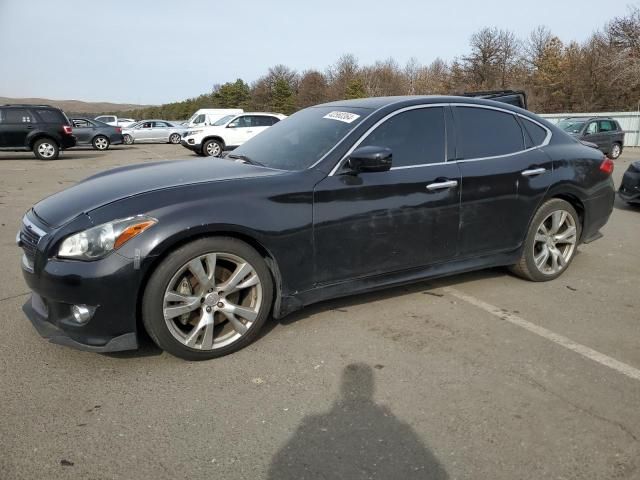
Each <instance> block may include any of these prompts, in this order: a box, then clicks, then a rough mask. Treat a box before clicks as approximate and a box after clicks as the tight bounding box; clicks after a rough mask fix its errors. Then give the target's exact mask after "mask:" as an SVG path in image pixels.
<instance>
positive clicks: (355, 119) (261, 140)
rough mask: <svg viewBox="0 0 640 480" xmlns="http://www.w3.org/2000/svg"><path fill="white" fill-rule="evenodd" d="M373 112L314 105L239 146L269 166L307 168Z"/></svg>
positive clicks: (244, 153)
mask: <svg viewBox="0 0 640 480" xmlns="http://www.w3.org/2000/svg"><path fill="white" fill-rule="evenodd" d="M370 113H371V110H370V109H368V108H350V107H312V108H307V109H305V110H301V111H299V112H298V113H295V114H294V115H292V116H290V117H288V118H286V119H284V120H282V121H280V122H278V123H276V124H275V125H274V126H273V127H269V128H267V129H266V130H265V131H263V132H262V133H260V134H259V135H256V136H255V137H253V138H252V139H251V140H249V141H248V142H246V143H245V144H244V145H242V146H240V147H238V148H236V149H235V150H234V152H233V154H234V155H235V156H238V155H242V156H245V157H248V158H249V159H251V160H254V161H256V162H258V163H260V164H262V165H264V166H265V167H270V168H277V169H280V170H304V169H305V168H308V167H310V166H311V165H313V164H314V163H316V162H317V161H318V160H320V159H321V158H322V157H323V156H324V155H325V154H326V153H327V152H328V151H329V150H331V149H332V148H333V147H334V145H335V144H336V143H338V142H339V141H340V140H341V139H342V138H343V137H344V136H345V135H347V133H349V132H351V131H352V130H353V129H354V128H355V127H356V126H357V125H358V124H359V123H360V122H362V120H363V119H364V118H366V117H367V115H369V114H370Z"/></svg>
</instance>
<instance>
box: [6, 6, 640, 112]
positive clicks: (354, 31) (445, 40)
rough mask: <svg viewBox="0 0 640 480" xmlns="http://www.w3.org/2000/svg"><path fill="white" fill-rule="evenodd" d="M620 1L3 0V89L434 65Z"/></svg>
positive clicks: (564, 28) (579, 35) (106, 94)
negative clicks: (498, 37) (498, 38)
mask: <svg viewBox="0 0 640 480" xmlns="http://www.w3.org/2000/svg"><path fill="white" fill-rule="evenodd" d="M638 3H639V2H630V1H625V0H608V1H607V2H602V0H597V1H596V0H581V1H580V2H575V1H572V2H569V1H567V0H553V1H549V0H535V1H531V0H530V1H527V2H521V1H506V0H483V1H461V0H444V1H429V0H422V1H419V0H385V1H377V0H368V1H363V0H322V1H304V0H296V1H291V0H225V1H219V0H210V1H205V0H187V1H185V0H182V1H181V0H168V1H167V0H107V1H95V0H0V62H1V63H0V65H1V70H0V96H5V97H44V98H49V99H58V100H69V99H73V100H84V101H110V102H124V103H137V104H159V103H166V102H171V101H178V100H184V99H185V98H188V97H193V96H197V95H199V94H202V93H205V92H208V91H210V90H211V88H212V86H213V85H214V84H216V83H224V82H227V81H233V80H235V79H237V78H242V79H244V80H245V81H247V82H249V83H251V82H252V81H254V80H256V79H258V78H259V77H260V76H261V75H263V74H264V73H266V71H267V70H268V68H269V67H271V66H274V65H277V64H280V63H282V64H285V65H287V66H289V67H291V68H293V69H295V70H297V71H304V70H305V69H310V68H315V69H319V70H324V69H325V68H326V67H327V66H329V65H331V64H333V63H335V61H336V60H337V59H338V58H339V57H340V56H341V55H342V54H345V53H351V54H354V55H355V56H356V57H357V58H358V60H359V62H360V64H369V63H373V62H375V61H376V60H384V59H386V58H389V57H392V58H394V59H395V60H396V61H398V62H399V63H400V64H404V63H405V62H406V61H407V60H409V59H410V58H411V57H415V58H416V59H417V60H418V61H419V62H420V63H423V64H428V63H430V62H431V61H432V60H434V59H435V58H437V57H440V58H442V59H444V60H451V59H453V58H454V57H456V56H461V55H464V54H465V53H466V52H467V51H468V45H469V37H470V36H471V35H472V33H474V32H475V31H477V30H479V29H481V28H483V27H486V26H489V27H498V28H503V29H509V30H511V31H513V32H514V33H515V34H516V35H517V36H519V37H521V38H526V36H527V35H528V34H529V32H530V31H531V30H533V29H534V28H535V27H536V26H538V25H546V26H547V27H548V28H550V29H551V31H552V32H553V33H554V34H556V35H558V36H559V37H560V38H561V39H562V40H563V41H571V40H577V41H582V40H585V39H586V38H588V37H589V35H590V34H591V33H593V32H594V31H596V30H598V29H601V28H602V27H603V25H604V23H605V22H606V21H607V20H609V19H611V18H613V17H615V16H620V15H624V14H626V13H627V11H628V6H629V5H635V4H638Z"/></svg>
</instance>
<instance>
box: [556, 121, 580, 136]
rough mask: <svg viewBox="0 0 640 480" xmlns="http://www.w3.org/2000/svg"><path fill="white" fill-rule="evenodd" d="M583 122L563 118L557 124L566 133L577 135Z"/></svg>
mask: <svg viewBox="0 0 640 480" xmlns="http://www.w3.org/2000/svg"><path fill="white" fill-rule="evenodd" d="M584 124H585V120H577V119H573V118H565V119H564V120H560V121H559V122H558V127H560V128H561V129H562V130H564V131H565V132H567V133H579V132H580V130H582V127H584Z"/></svg>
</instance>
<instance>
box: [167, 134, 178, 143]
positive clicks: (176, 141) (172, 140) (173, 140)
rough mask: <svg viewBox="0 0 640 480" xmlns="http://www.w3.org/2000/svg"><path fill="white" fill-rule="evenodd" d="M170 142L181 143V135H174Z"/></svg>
mask: <svg viewBox="0 0 640 480" xmlns="http://www.w3.org/2000/svg"><path fill="white" fill-rule="evenodd" d="M169 141H170V142H171V143H173V144H176V143H180V135H179V134H177V133H174V134H172V135H171V136H170V137H169Z"/></svg>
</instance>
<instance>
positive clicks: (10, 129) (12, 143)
mask: <svg viewBox="0 0 640 480" xmlns="http://www.w3.org/2000/svg"><path fill="white" fill-rule="evenodd" d="M1 115H2V119H1V123H0V129H1V130H2V133H1V135H2V146H3V147H9V148H21V147H24V146H26V144H27V135H29V133H30V132H31V130H33V128H34V125H33V124H34V123H35V122H36V119H35V117H34V116H33V113H32V112H31V111H30V110H27V109H26V108H5V109H2V114H1Z"/></svg>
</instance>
